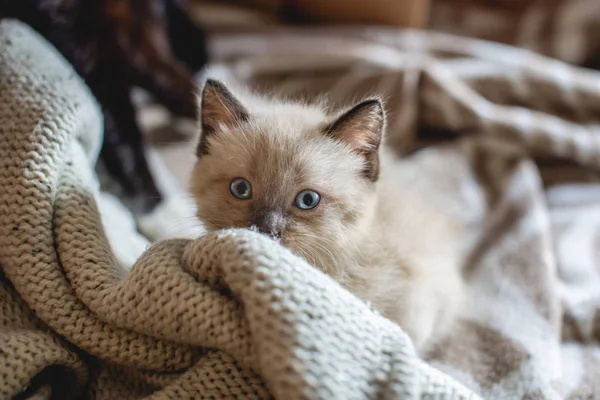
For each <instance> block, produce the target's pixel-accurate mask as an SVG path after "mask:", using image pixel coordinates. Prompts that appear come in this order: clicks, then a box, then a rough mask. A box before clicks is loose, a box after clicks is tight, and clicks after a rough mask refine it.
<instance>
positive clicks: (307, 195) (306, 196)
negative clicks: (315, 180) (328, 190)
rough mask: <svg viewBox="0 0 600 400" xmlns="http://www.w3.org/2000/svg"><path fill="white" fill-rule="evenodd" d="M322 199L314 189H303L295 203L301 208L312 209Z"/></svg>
mask: <svg viewBox="0 0 600 400" xmlns="http://www.w3.org/2000/svg"><path fill="white" fill-rule="evenodd" d="M319 201H321V196H319V193H317V192H315V191H314V190H303V191H301V192H300V193H298V195H297V196H296V199H295V200H294V203H295V204H296V207H298V208H300V209H301V210H312V209H313V208H315V207H316V206H317V204H319Z"/></svg>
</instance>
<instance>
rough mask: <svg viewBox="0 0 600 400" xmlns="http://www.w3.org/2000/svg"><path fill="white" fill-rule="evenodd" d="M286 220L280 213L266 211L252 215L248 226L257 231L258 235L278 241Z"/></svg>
mask: <svg viewBox="0 0 600 400" xmlns="http://www.w3.org/2000/svg"><path fill="white" fill-rule="evenodd" d="M286 225H287V219H286V218H285V215H284V214H283V212H281V211H267V212H261V213H257V214H255V215H254V217H253V218H252V221H250V226H252V227H254V228H255V229H257V230H258V231H259V232H260V233H262V234H265V235H267V236H270V237H271V238H273V239H280V238H281V235H283V232H284V231H285V227H286Z"/></svg>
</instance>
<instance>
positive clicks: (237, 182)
mask: <svg viewBox="0 0 600 400" xmlns="http://www.w3.org/2000/svg"><path fill="white" fill-rule="evenodd" d="M229 191H230V192H231V194H232V195H233V197H235V198H236V199H240V200H248V199H251V198H252V186H250V182H248V181H247V180H245V179H244V178H235V179H234V180H232V181H231V184H229Z"/></svg>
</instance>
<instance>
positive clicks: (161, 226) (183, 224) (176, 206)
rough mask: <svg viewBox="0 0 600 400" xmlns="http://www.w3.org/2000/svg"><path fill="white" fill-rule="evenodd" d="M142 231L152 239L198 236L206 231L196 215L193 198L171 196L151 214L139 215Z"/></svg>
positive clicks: (139, 224) (191, 237) (139, 225)
mask: <svg viewBox="0 0 600 400" xmlns="http://www.w3.org/2000/svg"><path fill="white" fill-rule="evenodd" d="M137 222H138V227H139V229H140V231H141V232H142V233H143V234H144V235H145V236H146V237H148V238H149V239H150V240H152V241H157V240H164V239H174V238H186V239H193V238H197V237H198V236H200V235H201V234H203V233H204V232H205V230H204V229H203V228H202V225H201V224H200V222H199V221H198V220H197V219H196V216H195V206H194V203H193V201H192V200H191V199H188V198H184V197H171V198H167V199H165V200H163V201H162V203H160V204H159V205H158V206H157V207H156V208H155V209H154V211H152V212H151V213H150V214H146V215H143V216H140V217H138V220H137Z"/></svg>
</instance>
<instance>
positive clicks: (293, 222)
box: [192, 80, 384, 272]
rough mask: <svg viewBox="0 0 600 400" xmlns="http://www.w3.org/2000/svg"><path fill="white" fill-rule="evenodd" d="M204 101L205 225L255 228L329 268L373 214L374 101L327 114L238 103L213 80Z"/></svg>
mask: <svg viewBox="0 0 600 400" xmlns="http://www.w3.org/2000/svg"><path fill="white" fill-rule="evenodd" d="M200 102H201V104H200V119H201V120H200V122H201V126H202V135H201V138H200V142H199V144H198V147H197V156H198V159H197V162H196V165H195V168H194V173H193V175H192V192H193V195H194V197H195V199H196V202H197V203H198V217H199V218H200V220H201V221H202V222H203V223H204V224H205V226H206V228H207V229H209V230H216V229H222V228H230V227H238V228H241V227H247V228H254V229H257V230H258V231H260V232H262V233H264V234H267V235H269V236H271V237H273V238H277V239H279V240H280V241H281V243H282V244H283V245H284V246H286V247H288V248H290V249H291V250H292V251H294V252H296V253H297V254H299V255H301V256H304V257H305V258H307V259H308V261H309V262H312V263H313V264H315V265H317V266H319V267H321V268H323V269H330V268H332V265H331V264H332V263H335V258H336V254H335V253H336V249H340V248H343V246H345V245H347V244H348V243H349V242H350V240H351V239H352V238H353V237H355V236H356V235H357V233H358V231H359V230H360V224H361V222H362V221H363V220H364V219H365V218H364V217H365V216H366V215H368V214H369V213H370V212H371V211H372V209H373V204H374V198H375V182H376V181H377V179H378V174H379V155H378V149H379V144H380V142H381V138H382V133H383V128H384V112H383V107H382V105H381V103H380V101H379V100H377V99H370V100H366V101H363V102H361V103H360V104H358V105H356V106H354V107H352V108H351V109H349V110H347V111H345V112H343V113H339V114H336V115H329V114H327V113H326V112H325V110H324V109H323V108H320V107H310V106H306V105H302V104H298V103H282V102H276V101H268V100H266V99H262V98H248V99H246V100H244V97H242V96H239V95H238V96H236V95H234V94H233V93H232V92H230V91H229V90H228V89H227V88H226V87H225V86H224V85H223V84H221V83H220V82H217V81H213V80H209V81H207V83H206V84H205V86H204V89H203V91H202V95H201V100H200ZM332 272H333V271H332Z"/></svg>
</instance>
